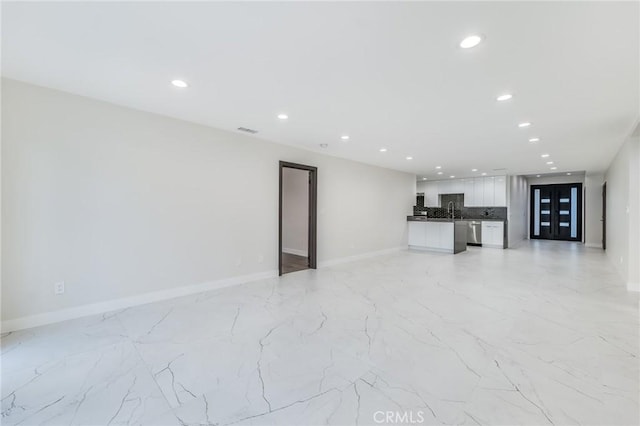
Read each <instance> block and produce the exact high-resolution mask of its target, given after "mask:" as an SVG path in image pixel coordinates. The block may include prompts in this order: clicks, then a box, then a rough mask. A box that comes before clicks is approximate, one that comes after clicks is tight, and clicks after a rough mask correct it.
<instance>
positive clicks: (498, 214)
mask: <svg viewBox="0 0 640 426" xmlns="http://www.w3.org/2000/svg"><path fill="white" fill-rule="evenodd" d="M420 198H423V197H419V198H418V199H417V200H416V201H417V203H418V205H416V206H414V207H413V214H415V215H420V216H424V215H426V216H427V217H433V218H447V217H449V213H447V208H446V207H422V206H423V205H424V198H423V199H422V200H420ZM420 201H422V202H420ZM452 201H454V202H455V200H452ZM454 212H455V217H456V218H460V217H462V218H464V219H497V220H507V208H506V207H464V206H463V207H459V206H456V208H455V211H454Z"/></svg>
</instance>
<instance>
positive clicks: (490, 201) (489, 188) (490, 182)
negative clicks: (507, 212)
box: [484, 176, 495, 207]
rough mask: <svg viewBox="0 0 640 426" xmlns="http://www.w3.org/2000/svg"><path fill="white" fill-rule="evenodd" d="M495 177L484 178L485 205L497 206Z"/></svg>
mask: <svg viewBox="0 0 640 426" xmlns="http://www.w3.org/2000/svg"><path fill="white" fill-rule="evenodd" d="M494 181H495V179H494V177H493V176H487V177H485V178H484V205H485V206H487V207H491V206H495V187H494Z"/></svg>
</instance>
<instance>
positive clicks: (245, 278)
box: [0, 247, 406, 333]
mask: <svg viewBox="0 0 640 426" xmlns="http://www.w3.org/2000/svg"><path fill="white" fill-rule="evenodd" d="M400 250H406V247H396V248H392V249H386V250H379V251H374V252H369V253H363V254H358V255H355V256H348V257H342V258H339V259H331V260H328V261H324V262H319V267H320V268H323V267H327V266H333V265H339V264H343V263H349V262H354V261H356V260H362V259H367V258H370V257H376V256H382V255H385V254H390V253H396V252H398V251H400ZM276 277H278V271H277V270H272V271H264V272H258V273H256V274H250V275H242V276H238V277H230V278H224V279H221V280H216V281H209V282H205V283H200V284H193V285H187V286H182V287H176V288H170V289H166V290H160V291H154V292H151V293H144V294H140V295H137V296H131V297H125V298H121V299H114V300H108V301H106V302H99V303H91V304H88V305H82V306H76V307H73V308H68V309H61V310H58V311H52V312H45V313H42V314H36V315H29V316H25V317H20V318H15V319H11V320H6V321H2V324H1V326H0V330H1V332H2V333H7V332H10V331H16V330H23V329H25V328H32V327H38V326H41V325H47V324H53V323H56V322H61V321H67V320H72V319H76V318H81V317H86V316H90V315H98V314H102V313H105V312H111V311H117V310H119V309H125V308H130V307H132V306H138V305H145V304H147V303H153V302H159V301H162V300H167V299H173V298H176V297H181V296H188V295H190V294H197V293H202V292H205V291H209V290H216V289H219V288H224V287H231V286H234V285H238V284H243V283H248V282H252V281H259V280H264V279H269V278H276Z"/></svg>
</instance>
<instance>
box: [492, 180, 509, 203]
mask: <svg viewBox="0 0 640 426" xmlns="http://www.w3.org/2000/svg"><path fill="white" fill-rule="evenodd" d="M493 194H494V199H493V205H494V206H498V207H506V206H507V177H506V176H496V177H495V180H494V181H493Z"/></svg>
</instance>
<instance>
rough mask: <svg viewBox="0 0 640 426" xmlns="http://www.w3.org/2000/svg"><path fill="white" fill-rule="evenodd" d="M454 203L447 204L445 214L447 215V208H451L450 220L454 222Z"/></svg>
mask: <svg viewBox="0 0 640 426" xmlns="http://www.w3.org/2000/svg"><path fill="white" fill-rule="evenodd" d="M455 206H456V205H455V203H454V202H453V201H449V202H448V203H447V213H449V207H451V220H455V210H454V209H455Z"/></svg>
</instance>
